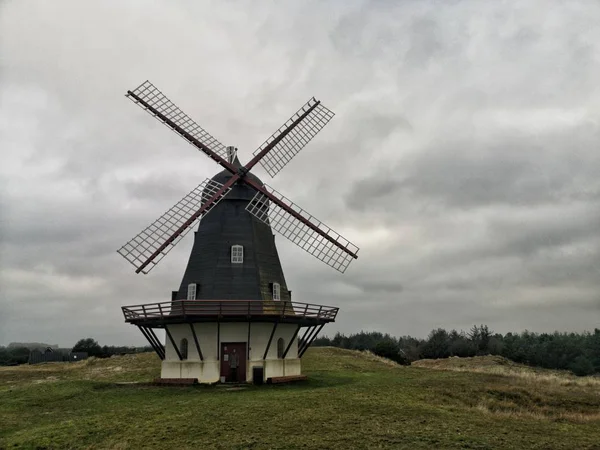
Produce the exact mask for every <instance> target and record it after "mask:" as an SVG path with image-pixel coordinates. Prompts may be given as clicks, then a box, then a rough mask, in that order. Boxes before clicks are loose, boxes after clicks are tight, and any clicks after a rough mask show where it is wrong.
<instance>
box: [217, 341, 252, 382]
mask: <svg viewBox="0 0 600 450" xmlns="http://www.w3.org/2000/svg"><path fill="white" fill-rule="evenodd" d="M233 366H237V367H235V368H234V367H233ZM221 376H222V377H225V381H226V382H235V381H238V382H240V383H243V382H245V381H246V343H245V342H222V343H221ZM235 378H237V380H235Z"/></svg>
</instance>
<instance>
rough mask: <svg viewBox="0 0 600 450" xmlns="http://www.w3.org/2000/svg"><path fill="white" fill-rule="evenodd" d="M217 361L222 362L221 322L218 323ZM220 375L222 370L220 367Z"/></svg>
mask: <svg viewBox="0 0 600 450" xmlns="http://www.w3.org/2000/svg"><path fill="white" fill-rule="evenodd" d="M217 361H221V322H220V321H219V322H217ZM219 373H221V368H220V367H219Z"/></svg>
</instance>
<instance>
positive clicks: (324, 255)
mask: <svg viewBox="0 0 600 450" xmlns="http://www.w3.org/2000/svg"><path fill="white" fill-rule="evenodd" d="M264 188H265V189H267V190H268V191H269V193H270V194H272V195H274V196H275V197H276V198H277V199H278V200H280V201H281V202H282V203H283V204H284V205H285V206H286V207H287V208H290V209H291V210H293V211H295V212H296V213H298V214H299V215H300V216H302V218H303V219H304V220H305V221H307V222H310V223H311V224H312V225H313V226H314V227H316V228H318V229H319V230H321V232H322V233H323V234H324V235H326V236H327V237H325V236H323V234H320V233H318V232H317V231H315V230H314V229H312V228H311V227H309V226H308V225H307V224H306V223H304V222H303V221H302V220H300V219H298V218H296V217H294V216H292V215H291V214H290V213H289V212H288V211H286V210H285V209H284V208H282V207H281V206H279V205H277V204H276V203H274V202H272V201H269V199H268V198H267V196H266V195H265V194H263V193H262V192H257V193H256V195H255V196H254V198H253V199H252V200H251V201H250V203H248V206H246V210H247V211H248V212H249V213H250V214H252V215H253V216H255V217H256V218H257V219H259V220H261V221H263V222H264V223H266V224H268V225H270V226H271V228H272V229H274V230H275V231H276V232H278V233H279V234H281V235H282V236H284V237H285V238H287V239H289V240H290V241H292V242H293V243H294V244H296V245H298V246H299V247H300V248H301V249H303V250H305V251H306V252H308V253H310V254H311V255H313V256H314V257H315V258H317V259H319V260H321V261H323V262H324V263H325V264H327V265H329V266H331V267H333V268H334V269H336V270H338V271H340V272H342V273H344V272H345V270H346V268H347V267H348V265H349V264H350V263H351V262H352V260H353V259H354V258H356V253H357V252H358V247H357V246H356V245H354V244H352V243H351V242H350V241H348V240H347V239H345V238H344V237H342V236H341V235H339V234H338V233H336V232H335V231H333V230H332V229H331V228H329V227H328V226H326V225H325V224H324V223H322V222H321V221H319V220H317V219H316V218H314V217H313V216H311V215H310V214H309V213H308V212H306V211H305V210H304V209H302V208H301V207H299V206H298V205H296V204H295V203H294V202H292V201H291V200H290V199H288V198H286V197H285V196H284V195H282V194H281V193H279V192H277V191H276V190H275V189H273V188H272V187H270V186H268V185H266V184H265V185H264Z"/></svg>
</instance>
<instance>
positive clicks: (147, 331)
mask: <svg viewBox="0 0 600 450" xmlns="http://www.w3.org/2000/svg"><path fill="white" fill-rule="evenodd" d="M146 333H148V334H149V335H150V337H152V339H154V342H156V346H157V347H158V348H159V349H160V352H161V353H162V355H163V359H164V357H165V346H164V345H162V342H160V339H158V336H156V333H154V330H153V329H152V328H146Z"/></svg>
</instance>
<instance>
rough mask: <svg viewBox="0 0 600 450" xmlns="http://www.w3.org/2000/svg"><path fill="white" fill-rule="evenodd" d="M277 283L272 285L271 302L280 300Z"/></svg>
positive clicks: (279, 290)
mask: <svg viewBox="0 0 600 450" xmlns="http://www.w3.org/2000/svg"><path fill="white" fill-rule="evenodd" d="M280 292H281V289H280V287H279V283H273V300H277V301H279V300H281V295H280Z"/></svg>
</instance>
